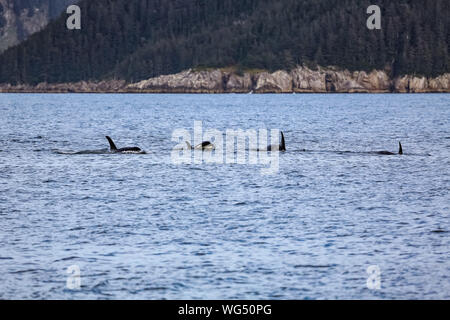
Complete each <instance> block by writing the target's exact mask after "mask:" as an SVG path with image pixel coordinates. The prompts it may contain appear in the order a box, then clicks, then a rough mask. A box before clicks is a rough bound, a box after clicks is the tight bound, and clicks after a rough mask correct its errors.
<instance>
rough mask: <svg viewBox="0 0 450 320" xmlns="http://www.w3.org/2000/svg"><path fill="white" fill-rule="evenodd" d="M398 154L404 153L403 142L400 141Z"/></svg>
mask: <svg viewBox="0 0 450 320" xmlns="http://www.w3.org/2000/svg"><path fill="white" fill-rule="evenodd" d="M398 154H403V148H402V143H401V142H399V143H398Z"/></svg>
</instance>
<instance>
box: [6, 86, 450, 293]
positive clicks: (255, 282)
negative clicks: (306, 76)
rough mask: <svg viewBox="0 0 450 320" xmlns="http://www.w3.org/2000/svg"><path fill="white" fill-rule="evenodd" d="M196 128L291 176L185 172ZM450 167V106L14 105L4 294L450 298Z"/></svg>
mask: <svg viewBox="0 0 450 320" xmlns="http://www.w3.org/2000/svg"><path fill="white" fill-rule="evenodd" d="M194 121H201V122H202V125H203V128H204V130H206V129H208V128H214V129H217V130H220V131H221V132H225V131H226V130H227V129H243V130H247V129H260V128H267V129H280V130H283V132H284V134H285V136H286V147H287V151H286V152H285V153H281V154H279V170H278V171H276V172H274V173H273V174H271V175H265V174H262V171H261V168H262V167H263V166H262V165H261V164H256V165H255V164H250V163H242V164H238V163H234V164H229V163H228V164H227V163H214V164H212V163H185V164H176V163H174V161H173V154H172V150H173V148H174V147H175V146H176V145H177V142H175V141H172V133H173V132H174V130H176V129H183V128H184V129H186V130H188V132H193V128H194ZM105 135H109V136H111V137H112V138H113V139H114V140H115V142H116V144H117V145H118V147H121V146H122V147H123V146H139V147H141V148H142V149H144V150H145V151H146V152H147V154H142V155H141V154H140V155H136V154H110V153H109V152H107V149H108V144H107V141H106V139H105ZM399 141H401V142H402V144H403V150H404V153H405V154H404V155H403V156H399V155H392V156H387V155H379V154H376V153H374V151H381V150H387V151H391V152H393V153H395V152H397V150H398V142H399ZM105 149H106V150H105ZM95 150H99V151H95ZM193 154H194V156H195V154H196V152H193ZM449 168H450V95H448V94H430V95H420V94H417V95H387V94H386V95H366V94H361V95H347V94H341V95H331V94H330V95H299V94H297V95H83V94H59V95H51V94H48V95H39V94H26V95H22V94H1V95H0V274H1V275H2V276H1V277H0V299H450V278H449V276H450V259H449V258H450V219H449V217H450V216H449V213H450V210H449V208H450V195H449V188H450V171H449ZM371 266H372V270H375V271H376V274H372V275H370V274H369V273H368V272H367V269H368V268H369V267H371ZM68 270H79V277H77V274H75V275H74V274H71V273H70V272H68ZM78 280H80V282H79V283H80V284H81V286H80V287H79V288H77V286H76V285H75V286H73V284H74V283H75V284H77V283H78V282H77V281H78Z"/></svg>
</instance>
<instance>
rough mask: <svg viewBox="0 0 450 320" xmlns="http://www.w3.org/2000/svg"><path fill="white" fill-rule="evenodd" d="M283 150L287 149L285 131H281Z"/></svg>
mask: <svg viewBox="0 0 450 320" xmlns="http://www.w3.org/2000/svg"><path fill="white" fill-rule="evenodd" d="M280 150H281V151H286V142H285V141H284V133H283V131H281V148H280Z"/></svg>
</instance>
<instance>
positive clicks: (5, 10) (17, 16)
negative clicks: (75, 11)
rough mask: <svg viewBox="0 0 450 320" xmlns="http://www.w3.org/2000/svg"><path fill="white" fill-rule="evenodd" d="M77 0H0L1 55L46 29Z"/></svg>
mask: <svg viewBox="0 0 450 320" xmlns="http://www.w3.org/2000/svg"><path fill="white" fill-rule="evenodd" d="M76 2H77V0H32V1H27V0H0V53H1V52H2V51H4V50H6V49H7V48H9V47H11V46H13V45H16V44H18V43H19V42H21V41H23V40H25V39H26V38H27V37H28V36H29V35H31V34H33V33H35V32H37V31H39V30H41V29H42V28H44V27H45V26H46V25H47V24H48V23H49V21H50V20H51V19H53V18H55V17H56V16H57V15H58V14H60V13H61V12H62V11H64V9H65V8H66V7H67V6H68V5H70V4H72V3H76Z"/></svg>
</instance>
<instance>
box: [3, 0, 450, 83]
mask: <svg viewBox="0 0 450 320" xmlns="http://www.w3.org/2000/svg"><path fill="white" fill-rule="evenodd" d="M372 2H373V1H369V0H279V1H269V0H96V1H87V0H82V1H81V2H80V3H79V5H80V7H81V9H82V30H80V31H70V30H67V29H66V27H65V18H66V17H64V16H63V17H61V18H59V19H57V20H56V21H54V22H52V23H50V24H49V25H48V26H47V27H46V28H45V29H44V30H43V31H41V32H38V33H36V34H34V35H33V36H31V37H30V38H29V39H28V40H27V41H25V42H24V43H22V44H20V45H18V46H16V47H13V48H10V49H8V50H7V51H6V52H5V53H4V54H2V55H1V56H0V83H12V84H15V83H28V84H36V83H39V82H49V83H58V82H75V81H80V80H103V79H113V78H114V79H125V80H127V81H129V82H132V81H139V80H142V79H147V78H150V77H154V76H158V75H161V74H173V73H177V72H179V71H182V70H185V69H188V68H191V67H226V66H234V67H237V68H238V69H242V70H246V69H266V70H271V71H272V70H278V69H285V70H290V69H292V68H294V67H295V66H296V65H302V64H306V65H316V64H317V65H322V66H328V65H334V66H339V67H342V68H346V69H349V70H350V71H354V70H365V71H370V70H372V69H378V70H387V71H388V72H389V73H390V74H391V75H392V76H397V75H403V74H419V75H425V76H436V75H439V74H443V73H445V72H450V60H449V57H450V55H449V52H450V48H449V44H450V34H449V32H448V30H449V26H450V25H449V24H450V1H448V0H432V1H423V0H397V1H391V0H378V1H377V4H378V5H379V6H380V7H381V8H382V30H372V31H371V30H368V29H367V28H366V19H367V17H368V15H367V14H366V9H367V7H368V6H369V5H371V4H372Z"/></svg>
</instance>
